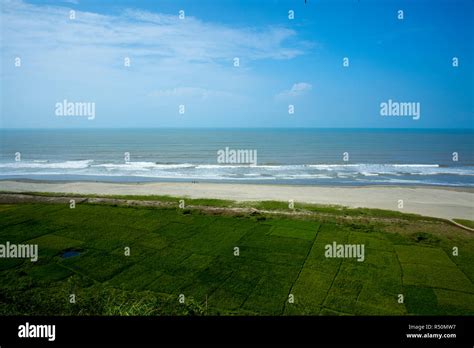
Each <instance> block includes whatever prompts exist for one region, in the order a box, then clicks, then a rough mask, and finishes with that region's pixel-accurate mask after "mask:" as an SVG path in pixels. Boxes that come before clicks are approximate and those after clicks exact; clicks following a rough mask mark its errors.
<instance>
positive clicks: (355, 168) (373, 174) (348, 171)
mask: <svg viewBox="0 0 474 348" xmlns="http://www.w3.org/2000/svg"><path fill="white" fill-rule="evenodd" d="M0 175H2V176H6V175H9V176H28V175H85V176H99V177H100V176H104V177H107V176H111V177H120V176H123V177H144V178H155V179H178V180H181V179H184V180H186V179H190V180H265V181H267V180H285V181H286V180H290V181H295V182H305V181H306V182H315V183H317V182H334V183H335V184H337V183H339V182H345V183H347V182H355V183H362V182H363V183H384V182H387V183H411V184H422V183H429V184H432V183H433V182H436V183H438V182H441V183H442V184H446V185H448V184H449V183H456V182H465V183H466V184H468V183H472V182H473V179H472V177H473V176H474V166H441V165H439V164H376V163H373V164H372V163H347V164H285V165H280V164H274V165H273V164H265V165H255V166H253V165H232V164H193V163H157V162H151V161H139V162H126V163H125V162H121V163H120V162H115V163H114V162H105V161H104V162H96V161H94V160H70V161H58V162H50V161H45V160H34V161H20V162H3V163H0ZM390 180H392V181H390ZM397 180H398V181H397ZM468 186H469V185H468Z"/></svg>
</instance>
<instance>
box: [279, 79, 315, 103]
mask: <svg viewBox="0 0 474 348" xmlns="http://www.w3.org/2000/svg"><path fill="white" fill-rule="evenodd" d="M312 88H313V86H312V85H311V84H310V83H307V82H298V83H295V84H294V85H293V86H292V87H291V89H288V90H284V91H283V92H280V93H278V94H277V95H276V96H275V97H276V98H277V99H284V98H290V97H298V96H301V95H304V94H306V93H307V92H309V91H310V90H311V89H312Z"/></svg>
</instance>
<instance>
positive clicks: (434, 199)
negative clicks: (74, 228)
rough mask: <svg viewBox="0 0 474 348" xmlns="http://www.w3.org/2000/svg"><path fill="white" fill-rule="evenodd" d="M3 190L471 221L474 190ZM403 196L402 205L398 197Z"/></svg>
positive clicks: (177, 186) (94, 186) (30, 186)
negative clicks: (286, 204) (286, 205)
mask: <svg viewBox="0 0 474 348" xmlns="http://www.w3.org/2000/svg"><path fill="white" fill-rule="evenodd" d="M0 190H1V191H10V192H56V193H77V194H99V195H170V196H175V197H183V198H185V197H189V198H218V199H230V200H236V201H263V200H275V201H288V200H290V199H292V200H294V201H295V204H296V206H297V203H298V202H306V203H317V204H330V205H343V206H348V207H365V208H379V209H388V210H398V211H401V212H407V213H415V214H420V215H425V216H433V217H440V218H445V219H452V218H460V219H469V220H474V192H473V190H472V189H465V190H464V189H451V188H442V187H391V186H390V187H389V186H383V187H381V186H371V187H367V186H366V187H327V186H290V185H249V184H225V183H223V184H214V183H196V184H192V183H167V182H166V183H102V182H68V183H55V182H21V181H0ZM399 200H403V209H398V201H399Z"/></svg>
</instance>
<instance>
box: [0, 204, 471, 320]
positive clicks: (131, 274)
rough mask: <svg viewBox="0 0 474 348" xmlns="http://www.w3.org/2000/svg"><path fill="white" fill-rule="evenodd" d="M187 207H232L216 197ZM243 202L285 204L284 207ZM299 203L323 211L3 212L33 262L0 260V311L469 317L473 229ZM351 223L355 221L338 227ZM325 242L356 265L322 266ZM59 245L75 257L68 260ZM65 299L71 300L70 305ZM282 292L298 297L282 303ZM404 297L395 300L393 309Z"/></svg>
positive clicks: (0, 218)
mask: <svg viewBox="0 0 474 348" xmlns="http://www.w3.org/2000/svg"><path fill="white" fill-rule="evenodd" d="M75 196H77V195H75ZM145 197H147V198H148V199H149V198H150V197H149V196H145ZM114 198H125V199H144V197H143V196H137V197H133V198H132V197H130V196H125V197H117V196H114ZM155 198H156V199H157V200H160V201H163V200H164V198H163V197H161V196H160V197H155ZM158 198H159V199H158ZM169 202H174V203H176V199H175V198H172V197H169ZM186 204H188V205H190V204H194V205H215V206H241V205H239V204H237V203H235V202H230V201H217V200H186ZM251 205H252V206H253V207H257V208H261V209H267V210H272V209H282V210H283V209H287V208H288V207H287V206H286V204H284V203H279V202H256V203H251ZM299 209H305V210H312V209H313V210H314V211H317V212H319V213H324V216H323V217H321V216H320V217H318V216H307V217H298V218H295V217H289V216H279V215H274V214H273V215H272V214H265V213H257V214H239V215H225V214H220V215H215V214H214V215H208V214H206V213H205V212H202V211H198V210H181V209H177V208H174V207H169V208H166V207H161V208H157V207H153V208H146V207H123V206H112V205H93V204H78V205H77V206H76V208H75V209H69V205H66V204H64V205H63V204H42V203H41V204H11V205H7V204H4V205H0V244H1V243H5V242H6V241H10V242H11V243H28V244H29V243H32V244H38V246H39V253H40V258H39V260H38V262H35V263H33V262H30V261H29V260H18V259H0V314H1V315H13V314H33V315H36V314H37V315H39V314H42V315H47V314H52V315H58V314H59V315H344V314H349V315H406V314H414V315H422V314H427V315H440V314H448V315H456V314H461V315H472V314H474V286H473V279H474V238H473V234H472V233H470V232H468V231H465V230H462V229H460V228H458V227H456V226H453V225H450V224H448V223H446V222H444V221H442V220H437V219H429V218H423V217H419V216H416V215H413V216H412V215H405V214H400V213H397V212H386V211H377V210H369V209H347V211H344V210H341V208H335V207H334V208H333V207H319V206H311V205H308V206H304V207H301V206H300V207H299ZM349 210H350V212H349ZM394 213H395V215H393V214H394ZM346 215H350V216H354V217H362V219H354V220H351V219H341V216H346ZM371 217H378V218H380V217H383V218H384V219H371ZM393 217H396V219H392V218H393ZM334 241H335V242H336V243H338V244H342V243H348V244H364V245H365V261H364V262H358V261H357V260H356V259H340V258H339V259H338V258H326V257H325V256H324V247H325V245H326V244H331V243H332V242H334ZM235 247H238V248H239V252H240V255H239V256H235V255H234V250H235V249H234V248H235ZM453 247H457V248H458V250H459V255H458V256H454V255H453V252H452V250H453ZM125 248H130V256H125V255H124V250H125ZM66 250H76V251H79V252H80V255H79V256H74V257H71V258H67V259H64V258H62V257H61V254H62V253H63V252H64V251H66ZM72 293H74V294H75V295H76V303H75V304H71V303H69V295H70V294H72ZM180 294H183V295H184V296H185V301H184V304H183V303H180V302H179V301H178V298H179V295H180ZM289 294H292V295H294V303H289V302H288V296H289ZM399 294H403V296H404V302H403V303H398V301H397V300H398V295H399Z"/></svg>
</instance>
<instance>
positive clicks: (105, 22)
mask: <svg viewBox="0 0 474 348" xmlns="http://www.w3.org/2000/svg"><path fill="white" fill-rule="evenodd" d="M70 10H74V11H76V12H75V16H76V18H75V19H73V20H71V19H70V18H69V16H70V12H69V11H70ZM180 10H184V11H185V19H179V18H178V13H179V11H180ZM289 10H293V11H294V15H295V18H294V19H293V20H290V19H288V11H289ZM398 10H403V12H404V13H403V14H404V19H403V20H399V19H398V18H397V11H398ZM0 14H1V32H0V36H1V42H0V45H1V60H2V61H1V67H2V70H1V113H2V115H1V118H0V122H1V123H0V126H1V127H3V128H63V127H66V128H69V127H73V128H85V127H93V128H95V127H114V128H115V127H118V128H128V127H350V128H353V127H355V128H357V127H363V128H365V127H367V128H371V127H379V128H399V127H401V128H474V105H473V100H474V70H473V65H472V64H473V58H474V57H473V46H474V29H473V25H472V23H473V22H474V18H473V17H474V2H473V1H470V0H465V1H452V0H445V1H436V0H430V1H423V0H418V1H413V0H410V1H388V0H387V1H382V0H380V1H376V0H372V1H364V0H360V1H357V0H355V1H352V0H351V1H349V0H336V1H315V0H307V4H305V3H304V0H301V1H299V0H292V1H277V0H262V1H249V0H244V1H236V0H234V1H230V0H219V1H216V0H213V1H210V0H199V1H193V0H188V1H179V0H178V1H177V0H167V1H163V0H153V1H152V0H149V1H140V0H138V1H129V0H122V1H120V0H118V1H111V0H108V1H106V0H68V1H17V0H1V12H0ZM16 57H20V58H21V67H15V64H14V63H15V58H16ZM125 57H129V58H130V60H131V66H130V67H125V66H124V64H123V63H124V58H125ZM235 57H238V58H239V59H240V66H239V67H234V66H233V63H234V62H233V59H234V58H235ZM344 57H348V58H349V63H350V65H349V67H343V65H342V62H343V58H344ZM453 57H458V58H459V66H458V67H456V68H454V67H453V66H452V58H453ZM64 99H66V100H68V101H71V102H93V103H95V107H96V116H95V118H94V119H93V120H88V119H87V118H84V117H58V116H56V115H55V105H56V103H57V102H62V101H63V100H64ZM388 99H392V100H394V101H400V102H418V103H420V108H421V117H420V119H419V120H413V119H412V118H410V117H382V116H381V115H380V103H381V102H385V101H387V100H388ZM290 104H291V105H294V108H295V113H294V114H292V115H290V114H289V113H288V105H290ZM179 105H185V113H184V114H179V112H178V108H179Z"/></svg>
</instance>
